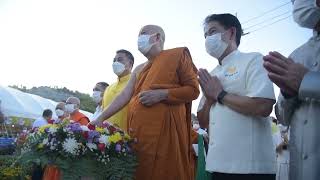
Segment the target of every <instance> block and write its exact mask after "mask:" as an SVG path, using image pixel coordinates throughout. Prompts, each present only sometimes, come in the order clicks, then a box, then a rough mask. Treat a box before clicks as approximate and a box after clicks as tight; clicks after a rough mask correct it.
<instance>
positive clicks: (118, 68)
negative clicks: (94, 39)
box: [93, 49, 134, 131]
mask: <svg viewBox="0 0 320 180" xmlns="http://www.w3.org/2000/svg"><path fill="white" fill-rule="evenodd" d="M133 64H134V57H133V55H132V54H131V52H129V51H127V50H124V49H121V50H118V51H117V52H116V56H115V58H114V60H113V64H112V69H113V72H114V74H115V75H117V77H118V79H117V81H116V82H115V83H113V84H111V85H110V86H109V87H108V88H107V89H106V90H105V92H104V95H103V100H102V108H103V110H105V109H107V108H108V107H109V105H110V104H111V103H112V101H113V100H114V99H115V98H116V97H117V96H118V95H119V94H120V93H121V92H122V90H123V89H124V88H125V87H126V85H127V84H128V81H129V80H130V77H131V70H132V67H133ZM127 109H128V107H127V106H125V107H123V108H122V109H121V110H120V111H119V112H117V113H116V114H114V115H113V116H111V117H110V118H108V119H105V120H107V121H108V122H110V123H112V124H113V125H115V126H117V127H119V128H121V129H122V130H124V131H126V129H127ZM97 117H98V116H96V117H95V119H96V118H97ZM95 119H93V120H95Z"/></svg>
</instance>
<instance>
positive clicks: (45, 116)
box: [32, 109, 52, 129]
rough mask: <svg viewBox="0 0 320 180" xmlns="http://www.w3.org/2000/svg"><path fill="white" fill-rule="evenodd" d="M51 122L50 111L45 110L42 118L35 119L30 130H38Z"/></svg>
mask: <svg viewBox="0 0 320 180" xmlns="http://www.w3.org/2000/svg"><path fill="white" fill-rule="evenodd" d="M51 120H52V111H51V110H50V109H46V110H44V111H43V113H42V117H40V118H38V119H36V120H35V121H34V122H33V125H32V129H35V128H39V127H41V126H45V125H47V124H48V122H49V121H51Z"/></svg>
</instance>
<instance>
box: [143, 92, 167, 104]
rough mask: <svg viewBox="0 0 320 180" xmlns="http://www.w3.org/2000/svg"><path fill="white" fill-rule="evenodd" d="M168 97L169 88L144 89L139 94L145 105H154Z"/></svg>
mask: <svg viewBox="0 0 320 180" xmlns="http://www.w3.org/2000/svg"><path fill="white" fill-rule="evenodd" d="M167 98H168V90H167V89H156V90H148V91H143V92H141V93H140V94H139V100H140V102H141V104H143V105H145V106H152V105H154V104H157V103H159V102H160V101H163V100H166V99H167Z"/></svg>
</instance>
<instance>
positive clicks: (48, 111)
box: [42, 109, 52, 117]
mask: <svg viewBox="0 0 320 180" xmlns="http://www.w3.org/2000/svg"><path fill="white" fill-rule="evenodd" d="M42 116H43V117H51V116H52V111H51V110H50V109H45V110H44V111H43V113H42Z"/></svg>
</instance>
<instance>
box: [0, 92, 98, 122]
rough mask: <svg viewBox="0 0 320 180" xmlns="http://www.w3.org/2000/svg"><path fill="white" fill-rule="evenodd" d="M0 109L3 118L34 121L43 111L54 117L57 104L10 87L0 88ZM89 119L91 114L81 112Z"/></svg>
mask: <svg viewBox="0 0 320 180" xmlns="http://www.w3.org/2000/svg"><path fill="white" fill-rule="evenodd" d="M0 102H1V104H0V108H1V111H2V112H3V114H4V115H5V116H8V117H10V116H14V117H20V118H30V119H36V118H38V117H40V116H41V115H42V112H43V110H45V109H51V110H52V112H53V117H56V114H55V111H54V110H55V107H56V105H57V102H55V101H52V100H50V99H46V98H43V97H40V96H37V95H34V94H29V93H24V92H22V91H19V90H16V89H14V88H10V87H4V86H0ZM81 112H82V113H84V114H85V115H86V116H88V117H89V118H90V117H91V116H92V113H89V112H86V111H81Z"/></svg>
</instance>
